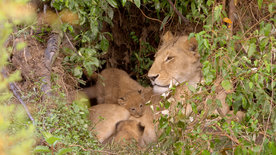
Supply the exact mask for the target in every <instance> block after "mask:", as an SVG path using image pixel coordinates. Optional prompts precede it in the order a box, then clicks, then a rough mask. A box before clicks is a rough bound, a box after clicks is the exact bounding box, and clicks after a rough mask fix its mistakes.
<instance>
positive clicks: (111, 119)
mask: <svg viewBox="0 0 276 155" xmlns="http://www.w3.org/2000/svg"><path fill="white" fill-rule="evenodd" d="M89 113H90V120H91V121H92V125H94V127H93V128H92V129H93V131H95V134H96V137H97V138H98V140H99V142H101V143H102V142H103V141H104V140H106V139H107V138H108V137H110V136H111V135H112V134H113V133H114V132H115V126H116V124H117V123H118V122H120V121H122V120H127V119H128V118H129V117H130V113H129V112H128V110H126V109H125V108H124V107H122V106H120V105H117V104H98V105H95V106H92V107H90V108H89Z"/></svg>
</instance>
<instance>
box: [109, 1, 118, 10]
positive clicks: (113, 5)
mask: <svg viewBox="0 0 276 155" xmlns="http://www.w3.org/2000/svg"><path fill="white" fill-rule="evenodd" d="M107 2H108V4H109V5H111V6H112V7H113V8H118V4H117V2H116V0H107Z"/></svg>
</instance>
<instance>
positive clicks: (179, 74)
mask: <svg viewBox="0 0 276 155" xmlns="http://www.w3.org/2000/svg"><path fill="white" fill-rule="evenodd" d="M162 41H163V43H162V45H161V47H160V49H159V50H158V51H157V53H156V54H155V60H154V62H153V64H152V66H151V68H150V70H149V72H148V77H149V78H150V80H151V82H152V85H153V91H154V92H155V93H163V92H165V91H167V90H168V88H169V85H170V83H171V82H172V84H175V83H176V82H179V83H182V82H188V83H190V84H195V83H198V82H199V81H200V76H201V64H200V61H199V57H200V56H199V54H198V53H197V50H196V49H197V41H196V39H195V38H191V39H190V40H188V36H180V37H175V36H173V34H172V33H171V32H170V31H168V32H167V33H166V34H165V35H164V36H163V37H162Z"/></svg>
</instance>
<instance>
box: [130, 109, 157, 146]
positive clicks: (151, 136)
mask: <svg viewBox="0 0 276 155" xmlns="http://www.w3.org/2000/svg"><path fill="white" fill-rule="evenodd" d="M129 119H130V120H136V121H137V122H140V123H141V124H142V125H143V126H145V131H144V133H143V135H142V140H141V142H140V146H141V147H143V146H146V145H147V144H150V143H152V142H155V141H156V140H157V137H156V133H155V126H154V122H153V121H154V118H153V112H152V110H151V108H150V106H148V105H146V106H145V112H144V115H143V116H142V117H140V118H135V117H133V116H131V117H130V118H129Z"/></svg>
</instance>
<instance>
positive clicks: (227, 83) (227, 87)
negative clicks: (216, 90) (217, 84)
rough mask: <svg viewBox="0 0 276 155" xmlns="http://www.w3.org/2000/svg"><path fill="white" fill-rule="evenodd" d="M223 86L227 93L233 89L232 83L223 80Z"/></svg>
mask: <svg viewBox="0 0 276 155" xmlns="http://www.w3.org/2000/svg"><path fill="white" fill-rule="evenodd" d="M221 86H222V87H223V88H224V89H225V90H226V91H227V90H231V89H232V83H231V82H230V81H229V80H223V81H222V82H221Z"/></svg>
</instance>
